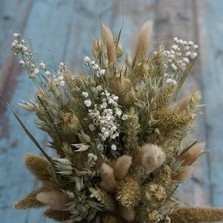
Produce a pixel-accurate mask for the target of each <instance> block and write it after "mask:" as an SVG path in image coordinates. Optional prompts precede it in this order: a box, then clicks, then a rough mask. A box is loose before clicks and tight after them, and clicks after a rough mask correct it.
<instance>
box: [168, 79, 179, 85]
mask: <svg viewBox="0 0 223 223" xmlns="http://www.w3.org/2000/svg"><path fill="white" fill-rule="evenodd" d="M166 83H172V84H174V85H176V84H177V82H176V80H174V79H172V78H168V79H167V80H166Z"/></svg>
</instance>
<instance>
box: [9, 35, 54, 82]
mask: <svg viewBox="0 0 223 223" xmlns="http://www.w3.org/2000/svg"><path fill="white" fill-rule="evenodd" d="M13 37H14V41H13V42H12V44H11V47H12V51H13V53H14V55H15V56H17V57H18V59H19V64H20V65H21V66H22V67H24V68H25V69H26V70H27V73H28V74H29V77H30V78H32V79H33V80H34V82H35V83H38V80H39V83H40V85H41V84H43V81H44V82H45V81H46V77H47V76H49V75H51V72H50V71H49V70H48V69H47V65H46V64H45V62H44V61H42V60H41V61H38V60H37V59H36V57H35V55H34V53H33V50H32V47H31V45H30V44H29V42H28V41H27V40H25V39H22V38H21V34H20V33H14V35H13ZM41 77H42V78H41Z"/></svg>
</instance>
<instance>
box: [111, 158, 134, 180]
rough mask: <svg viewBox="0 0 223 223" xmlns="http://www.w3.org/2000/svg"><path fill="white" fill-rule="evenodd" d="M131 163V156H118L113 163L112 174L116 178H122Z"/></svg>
mask: <svg viewBox="0 0 223 223" xmlns="http://www.w3.org/2000/svg"><path fill="white" fill-rule="evenodd" d="M131 164H132V157H131V156H128V155H122V156H120V157H119V158H118V159H117V160H116V162H115V164H114V174H115V177H116V178H117V179H118V180H122V179H123V178H124V177H125V176H126V175H127V174H128V171H129V168H130V166H131Z"/></svg>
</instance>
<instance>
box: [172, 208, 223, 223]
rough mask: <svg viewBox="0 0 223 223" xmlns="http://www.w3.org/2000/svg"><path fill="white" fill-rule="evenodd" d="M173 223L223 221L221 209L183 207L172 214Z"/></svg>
mask: <svg viewBox="0 0 223 223" xmlns="http://www.w3.org/2000/svg"><path fill="white" fill-rule="evenodd" d="M170 218H171V222H172V223H188V222H213V221H223V210H222V209H220V208H202V207H182V208H177V209H176V210H174V211H173V212H172V213H171V214H170Z"/></svg>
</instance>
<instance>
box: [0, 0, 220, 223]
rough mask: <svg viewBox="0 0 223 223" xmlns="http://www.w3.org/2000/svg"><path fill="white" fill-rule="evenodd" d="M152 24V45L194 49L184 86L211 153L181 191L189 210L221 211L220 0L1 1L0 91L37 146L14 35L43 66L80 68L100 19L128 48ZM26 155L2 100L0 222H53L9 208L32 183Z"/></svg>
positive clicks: (29, 91) (27, 148) (28, 146)
mask: <svg viewBox="0 0 223 223" xmlns="http://www.w3.org/2000/svg"><path fill="white" fill-rule="evenodd" d="M148 19H151V20H153V21H154V23H155V29H154V35H153V36H154V43H156V44H157V43H162V42H163V43H164V45H166V46H169V45H170V42H171V39H172V38H173V37H175V36H178V37H181V38H184V39H185V40H192V41H194V42H196V43H197V44H199V46H200V48H199V49H200V57H199V60H198V62H197V64H196V66H195V67H194V70H193V73H192V75H191V78H190V79H191V80H190V82H191V83H192V84H193V86H195V87H196V88H197V89H200V90H201V92H202V95H203V103H204V104H205V105H206V107H204V108H203V110H202V111H203V114H202V115H201V116H200V118H199V119H198V123H199V126H198V137H199V140H201V141H206V145H207V148H208V149H209V151H210V152H209V153H208V154H207V155H205V156H203V157H202V158H201V160H200V162H199V163H198V164H197V166H196V167H197V168H196V170H195V172H194V174H193V177H192V180H190V181H189V182H188V183H186V184H185V185H184V186H183V187H181V189H180V194H181V197H182V199H183V200H184V201H185V202H187V203H191V204H194V205H207V206H216V207H223V137H222V136H223V1H221V0H123V4H122V3H121V1H120V0H109V1H106V0H104V1H103V0H0V92H1V93H2V94H3V95H4V96H5V98H7V100H8V101H9V103H10V104H11V106H13V108H14V109H15V110H16V112H17V114H18V115H19V116H20V117H21V118H22V120H23V121H24V122H25V124H26V126H27V127H28V128H29V130H30V131H31V132H32V133H33V134H34V135H35V137H36V138H37V139H38V140H39V142H40V143H42V144H46V140H47V137H46V135H44V134H43V133H42V132H40V131H39V130H38V129H37V128H35V127H34V125H33V124H32V119H33V118H34V116H33V114H30V113H28V112H26V111H24V110H23V109H22V108H20V107H19V106H18V102H19V101H20V100H23V99H24V100H27V99H29V98H31V97H32V95H34V86H33V85H32V83H31V81H30V80H29V79H28V78H27V75H26V72H25V71H24V70H23V69H21V67H20V66H19V65H18V62H17V61H16V60H15V58H13V56H12V53H11V49H10V44H11V41H12V35H13V33H14V32H20V33H22V36H24V37H30V38H31V39H32V46H33V48H34V49H35V50H36V51H37V52H38V55H39V57H40V58H43V59H44V60H45V61H46V62H47V63H48V64H50V65H51V66H53V67H55V68H56V66H57V65H56V64H58V63H59V62H60V61H65V62H66V63H67V64H68V65H70V66H71V67H76V68H77V69H80V68H81V67H82V66H83V65H82V64H83V63H82V59H83V57H84V56H89V55H91V52H90V51H91V47H90V43H91V40H92V39H93V38H95V37H97V34H98V33H99V27H100V21H103V22H104V23H105V24H107V25H108V26H110V27H111V29H112V30H113V31H114V32H115V33H118V31H119V29H120V27H121V24H122V20H123V21H124V28H123V32H122V38H121V39H122V42H124V45H125V46H126V48H128V47H129V46H131V40H132V39H133V34H134V33H135V32H136V31H137V29H138V28H139V26H140V25H142V24H143V23H144V22H145V21H146V20H148ZM27 152H36V153H38V150H37V149H36V148H35V147H34V145H33V144H32V142H31V141H30V140H29V139H28V138H27V137H26V135H25V133H24V132H23V131H22V130H21V128H20V127H19V125H18V124H17V122H16V121H15V119H14V117H13V116H12V114H11V113H10V112H9V111H8V109H7V108H6V105H5V104H4V103H3V102H2V101H0V222H2V223H3V222H4V223H31V222H32V223H34V222H36V223H37V222H42V223H44V222H52V221H50V220H48V219H47V220H46V219H44V218H43V217H42V216H41V210H30V211H19V210H13V208H12V205H13V203H14V202H15V201H16V200H18V199H19V198H21V197H23V196H24V195H26V194H27V193H28V192H30V191H31V190H32V188H34V187H36V186H37V184H38V183H37V182H36V181H35V179H34V178H33V177H32V176H31V174H30V173H29V172H28V171H27V170H26V169H25V167H24V165H23V157H24V155H25V154H26V153H27Z"/></svg>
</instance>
